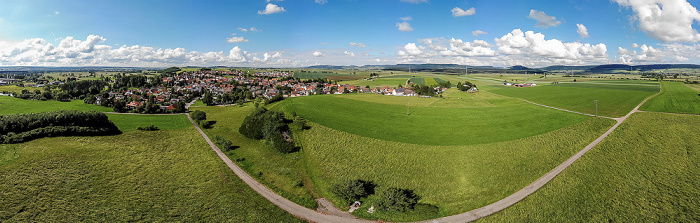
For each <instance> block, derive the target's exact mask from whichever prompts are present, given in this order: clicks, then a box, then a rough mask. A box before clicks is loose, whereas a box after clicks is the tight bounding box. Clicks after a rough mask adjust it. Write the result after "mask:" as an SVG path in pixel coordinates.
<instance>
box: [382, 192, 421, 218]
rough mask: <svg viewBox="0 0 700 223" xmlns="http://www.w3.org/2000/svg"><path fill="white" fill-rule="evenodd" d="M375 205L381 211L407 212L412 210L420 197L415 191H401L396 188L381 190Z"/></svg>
mask: <svg viewBox="0 0 700 223" xmlns="http://www.w3.org/2000/svg"><path fill="white" fill-rule="evenodd" d="M377 196H378V199H377V200H376V201H375V203H374V204H375V205H376V206H377V207H378V208H379V209H386V210H397V211H400V212H405V211H407V210H412V209H413V207H414V206H415V205H416V203H418V200H419V199H420V197H419V196H418V195H417V194H415V193H414V192H413V190H408V189H399V188H395V187H388V188H380V190H379V192H378V193H377Z"/></svg>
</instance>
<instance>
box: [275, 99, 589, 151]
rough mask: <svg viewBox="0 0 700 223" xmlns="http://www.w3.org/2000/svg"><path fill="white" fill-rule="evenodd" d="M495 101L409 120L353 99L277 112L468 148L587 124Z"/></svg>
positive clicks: (428, 111)
mask: <svg viewBox="0 0 700 223" xmlns="http://www.w3.org/2000/svg"><path fill="white" fill-rule="evenodd" d="M367 95H369V94H367ZM363 97H372V96H364V95H363ZM374 97H382V99H383V98H387V100H400V99H403V100H408V99H415V98H405V97H392V96H382V95H374ZM378 99H379V98H378ZM444 100H453V99H444ZM455 100H458V99H455ZM486 100H487V101H488V99H486ZM494 101H495V102H497V103H498V104H497V105H498V106H489V107H479V108H474V107H472V108H460V107H458V106H454V107H450V108H441V109H435V108H431V107H425V106H414V107H411V108H410V112H411V113H410V115H407V106H405V105H403V106H402V105H395V104H383V103H375V102H367V99H365V100H354V99H352V97H334V96H333V95H319V96H309V97H298V98H290V99H287V100H284V101H282V102H281V104H282V105H281V107H282V108H283V109H284V110H286V111H287V112H289V113H292V112H296V113H297V114H298V115H299V116H301V117H304V118H306V119H308V120H311V121H313V122H316V123H319V124H321V125H324V126H327V127H330V128H333V129H338V130H341V131H346V132H349V133H353V134H358V135H361V136H366V137H371V138H377V139H382V140H388V141H394V142H405V143H414V144H422V145H472V144H483V143H491V142H500V141H509V140H515V139H520V138H523V137H528V136H533V135H539V134H543V133H546V132H549V131H553V130H556V129H560V128H563V127H566V126H570V125H573V124H575V123H578V122H581V121H583V120H585V119H587V118H588V117H587V116H583V115H578V114H573V113H568V112H562V111H557V110H554V109H548V108H543V107H540V106H536V105H531V104H528V103H525V102H521V101H518V100H515V99H497V100H494ZM406 102H407V103H408V101H406Z"/></svg>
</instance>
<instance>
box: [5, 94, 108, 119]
mask: <svg viewBox="0 0 700 223" xmlns="http://www.w3.org/2000/svg"><path fill="white" fill-rule="evenodd" d="M58 110H80V111H101V112H111V111H113V109H112V108H109V107H103V106H98V105H90V104H85V103H84V102H83V101H82V100H73V101H70V102H60V101H37V100H24V99H19V98H13V97H9V96H0V115H4V114H18V113H36V112H46V111H58Z"/></svg>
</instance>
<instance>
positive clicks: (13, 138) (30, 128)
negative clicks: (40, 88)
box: [0, 111, 121, 143]
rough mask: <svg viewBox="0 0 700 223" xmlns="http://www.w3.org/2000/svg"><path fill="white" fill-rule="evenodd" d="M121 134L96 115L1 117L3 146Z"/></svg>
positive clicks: (59, 113) (101, 115)
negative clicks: (45, 140)
mask: <svg viewBox="0 0 700 223" xmlns="http://www.w3.org/2000/svg"><path fill="white" fill-rule="evenodd" d="M119 133H121V132H120V131H119V129H118V128H117V126H116V125H114V123H112V121H110V120H109V118H108V117H107V115H105V114H104V113H101V112H97V111H52V112H44V113H30V114H13V115H3V116H0V143H20V142H24V141H29V140H32V139H37V138H42V137H47V136H48V137H50V136H70V135H80V136H83V135H111V134H119Z"/></svg>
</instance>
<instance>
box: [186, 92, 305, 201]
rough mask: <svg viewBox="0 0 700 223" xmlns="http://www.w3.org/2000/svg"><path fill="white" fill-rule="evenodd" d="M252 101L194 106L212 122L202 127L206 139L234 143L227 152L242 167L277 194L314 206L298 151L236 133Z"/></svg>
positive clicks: (302, 160)
mask: <svg viewBox="0 0 700 223" xmlns="http://www.w3.org/2000/svg"><path fill="white" fill-rule="evenodd" d="M250 104H251V103H248V104H246V106H244V107H238V106H229V107H197V108H190V109H191V110H192V111H195V110H200V111H204V112H206V113H207V120H209V121H215V122H216V124H214V125H213V127H212V128H211V129H203V130H204V132H205V133H206V134H207V135H208V136H209V138H214V137H215V136H217V135H218V136H221V137H224V138H226V139H228V140H231V141H232V142H233V145H234V146H237V147H238V148H236V149H235V150H233V151H231V152H228V153H227V155H228V156H229V157H230V158H231V160H233V161H235V162H236V164H238V165H239V166H240V167H241V168H243V169H244V170H246V172H248V173H249V174H250V175H251V176H253V177H255V178H256V179H257V180H258V181H260V182H261V183H264V184H265V185H267V186H268V187H269V188H271V189H272V190H273V191H275V192H277V193H278V194H279V195H282V196H284V197H285V198H287V199H289V200H291V201H293V202H295V203H297V204H300V205H302V206H305V207H308V208H312V209H316V205H317V204H316V202H315V201H314V197H313V196H312V193H313V192H312V191H313V185H312V183H311V181H309V180H308V177H306V168H305V162H304V159H303V158H302V157H301V153H298V152H296V153H290V154H281V153H279V152H277V151H276V150H275V149H273V148H271V147H270V146H267V145H265V144H264V143H263V142H261V141H259V140H253V139H249V138H246V137H245V136H243V135H241V134H240V133H238V128H239V127H240V126H241V123H242V122H243V119H244V118H245V117H246V116H248V115H249V114H250V112H251V111H252V110H253V108H254V107H253V106H251V105H250Z"/></svg>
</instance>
